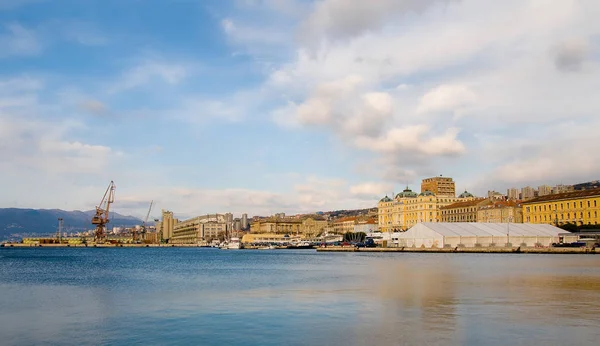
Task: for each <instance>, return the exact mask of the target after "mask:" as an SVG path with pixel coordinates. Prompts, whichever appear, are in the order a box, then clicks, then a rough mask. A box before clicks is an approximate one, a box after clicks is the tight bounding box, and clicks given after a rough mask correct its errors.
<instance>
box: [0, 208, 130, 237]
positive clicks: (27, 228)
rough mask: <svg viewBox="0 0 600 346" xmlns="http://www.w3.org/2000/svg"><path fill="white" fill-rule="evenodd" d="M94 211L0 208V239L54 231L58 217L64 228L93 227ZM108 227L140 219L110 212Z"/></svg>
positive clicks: (77, 229)
mask: <svg viewBox="0 0 600 346" xmlns="http://www.w3.org/2000/svg"><path fill="white" fill-rule="evenodd" d="M93 215H94V211H93V210H90V211H79V210H76V211H65V210H60V209H17V208H4V209H2V208H0V240H2V239H7V238H8V237H10V236H11V235H18V236H22V235H29V234H49V233H55V232H56V229H57V227H58V218H62V219H63V220H64V221H63V222H64V230H65V231H68V232H77V231H83V230H88V229H92V228H94V227H93V226H92V224H91V219H92V216H93ZM110 218H111V220H110V223H109V227H119V226H124V227H128V226H134V225H139V224H141V223H142V220H140V219H138V218H136V217H133V216H124V215H121V214H118V213H112V212H111V213H110Z"/></svg>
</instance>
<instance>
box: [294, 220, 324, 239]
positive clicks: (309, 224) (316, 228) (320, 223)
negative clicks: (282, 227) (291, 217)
mask: <svg viewBox="0 0 600 346" xmlns="http://www.w3.org/2000/svg"><path fill="white" fill-rule="evenodd" d="M328 224H329V223H328V222H327V220H324V219H316V218H312V217H309V218H306V219H304V220H303V221H302V228H301V231H300V232H301V233H302V234H303V235H304V236H306V237H316V236H319V235H321V234H323V233H324V232H325V228H327V226H328Z"/></svg>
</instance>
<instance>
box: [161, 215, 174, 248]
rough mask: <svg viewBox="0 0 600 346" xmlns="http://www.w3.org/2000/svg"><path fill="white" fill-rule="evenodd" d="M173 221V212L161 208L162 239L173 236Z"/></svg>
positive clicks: (166, 239)
mask: <svg viewBox="0 0 600 346" xmlns="http://www.w3.org/2000/svg"><path fill="white" fill-rule="evenodd" d="M175 223H176V220H175V219H174V218H173V212H172V211H168V210H164V209H163V210H162V221H161V227H160V229H161V231H162V239H163V240H165V241H168V240H169V239H170V238H171V237H172V236H173V227H174V226H175Z"/></svg>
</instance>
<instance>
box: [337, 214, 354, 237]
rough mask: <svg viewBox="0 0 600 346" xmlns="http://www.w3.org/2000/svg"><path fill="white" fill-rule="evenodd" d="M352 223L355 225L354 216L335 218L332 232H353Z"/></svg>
mask: <svg viewBox="0 0 600 346" xmlns="http://www.w3.org/2000/svg"><path fill="white" fill-rule="evenodd" d="M354 225H356V217H354V216H352V217H344V218H341V219H337V220H335V221H334V222H333V233H335V234H345V233H348V232H354Z"/></svg>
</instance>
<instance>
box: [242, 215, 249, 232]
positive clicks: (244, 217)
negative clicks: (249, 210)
mask: <svg viewBox="0 0 600 346" xmlns="http://www.w3.org/2000/svg"><path fill="white" fill-rule="evenodd" d="M242 229H244V230H245V229H248V214H242Z"/></svg>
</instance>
